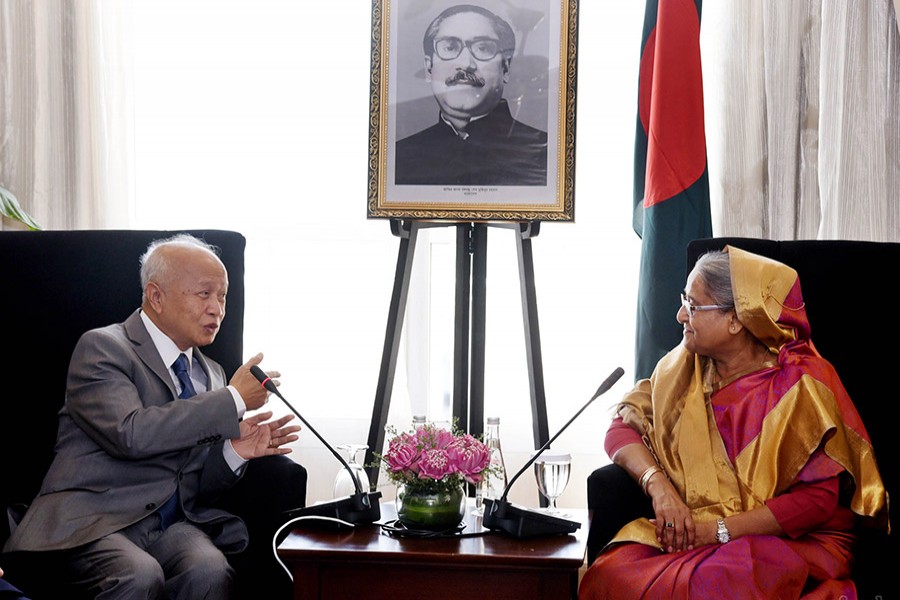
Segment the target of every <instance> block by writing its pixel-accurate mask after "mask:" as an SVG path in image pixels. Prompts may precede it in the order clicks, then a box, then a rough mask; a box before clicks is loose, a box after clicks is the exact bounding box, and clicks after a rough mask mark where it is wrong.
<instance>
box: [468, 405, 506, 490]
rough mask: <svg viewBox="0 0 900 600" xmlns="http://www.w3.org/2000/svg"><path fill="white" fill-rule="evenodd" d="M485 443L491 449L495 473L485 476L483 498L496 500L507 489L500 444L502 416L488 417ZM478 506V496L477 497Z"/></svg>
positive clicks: (504, 465) (504, 464)
mask: <svg viewBox="0 0 900 600" xmlns="http://www.w3.org/2000/svg"><path fill="white" fill-rule="evenodd" d="M484 444H485V445H486V446H487V447H488V449H490V451H491V466H492V467H494V473H493V474H492V475H490V476H488V477H486V478H485V480H484V484H483V486H479V487H483V488H484V489H483V492H482V495H483V498H492V499H494V500H497V499H499V498H500V497H501V496H503V490H505V489H506V482H507V478H506V463H505V462H504V460H503V448H502V447H501V446H500V417H488V418H487V426H486V427H485V430H484ZM475 502H476V506H477V504H478V497H477V496H476V498H475Z"/></svg>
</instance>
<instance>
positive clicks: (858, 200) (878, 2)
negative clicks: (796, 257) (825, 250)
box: [701, 0, 900, 241]
mask: <svg viewBox="0 0 900 600" xmlns="http://www.w3.org/2000/svg"><path fill="white" fill-rule="evenodd" d="M701 43H702V51H703V68H704V94H705V102H706V119H707V120H706V129H707V140H708V152H709V170H710V195H711V200H712V211H713V230H714V233H715V235H728V236H749V237H762V238H768V239H815V238H819V239H858V240H873V241H900V33H898V27H897V22H896V14H895V8H894V3H892V2H891V1H890V0H859V1H854V2H847V1H846V0H802V1H801V0H794V1H791V2H782V1H780V0H747V1H744V2H706V3H704V5H703V25H702V33H701Z"/></svg>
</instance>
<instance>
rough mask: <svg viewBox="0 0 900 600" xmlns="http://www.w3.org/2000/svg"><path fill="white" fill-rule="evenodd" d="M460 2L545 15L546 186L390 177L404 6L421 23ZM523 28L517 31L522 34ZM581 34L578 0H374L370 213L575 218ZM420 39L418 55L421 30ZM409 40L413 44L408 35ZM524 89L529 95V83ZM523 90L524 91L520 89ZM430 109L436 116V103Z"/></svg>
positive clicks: (487, 218) (401, 216) (414, 217)
mask: <svg viewBox="0 0 900 600" xmlns="http://www.w3.org/2000/svg"><path fill="white" fill-rule="evenodd" d="M456 4H475V5H482V6H485V7H486V8H489V9H491V7H492V6H494V5H498V4H503V5H507V6H512V7H513V8H512V9H511V10H517V11H519V14H524V15H526V16H527V17H529V18H531V19H535V18H540V19H541V21H540V22H539V24H541V25H542V26H543V27H545V28H546V40H547V42H546V46H547V57H546V62H545V64H546V66H547V75H546V79H545V81H544V83H545V84H546V88H545V89H542V90H540V92H541V93H542V94H544V95H545V96H546V98H547V107H546V109H545V111H546V112H545V114H546V122H547V128H546V130H547V138H548V152H547V162H548V165H547V181H546V183H547V185H546V186H543V187H540V186H537V187H534V186H532V187H528V188H526V187H523V186H503V185H497V186H466V185H462V186H459V185H453V186H448V185H415V186H408V185H405V186H400V185H395V184H394V183H393V181H391V175H392V174H393V165H390V164H389V161H391V160H392V159H393V157H394V152H393V145H394V144H395V143H396V140H397V139H399V135H398V133H397V121H398V120H397V112H398V110H399V109H398V108H397V104H398V101H397V91H396V90H397V89H398V86H399V83H398V82H397V79H398V77H399V75H394V74H393V70H398V71H399V70H400V69H399V68H398V66H397V65H398V64H399V62H398V60H397V55H400V54H401V51H400V50H399V49H398V48H399V45H398V43H397V39H396V38H397V37H398V30H401V29H402V25H401V23H403V22H404V21H402V20H401V19H404V18H405V15H404V13H406V14H410V13H413V12H414V13H416V14H415V15H414V16H415V17H417V18H419V19H420V22H421V19H424V18H428V17H427V16H425V15H423V14H422V13H425V12H427V11H429V10H430V11H431V12H430V14H435V15H436V14H437V13H439V12H440V11H441V10H443V9H444V8H447V7H450V6H454V5H456ZM535 6H538V7H539V6H546V7H547V10H546V13H545V14H543V15H541V14H539V13H540V11H539V10H534V7H535ZM526 11H527V12H526ZM498 14H499V13H498ZM535 15H537V17H536V16H535ZM425 22H426V23H427V22H430V20H429V21H425ZM529 23H530V21H529ZM421 31H424V29H422V30H421ZM519 34H520V32H519V31H516V35H517V38H518V37H519ZM413 37H414V32H413V31H412V30H410V34H409V35H406V39H407V40H411V39H412V38H413ZM577 40H578V2H577V0H372V37H371V81H370V98H369V170H368V171H369V172H368V207H367V217H368V218H391V219H406V220H448V221H574V218H575V104H576V71H577ZM418 44H419V45H418V48H419V50H418V52H419V56H420V58H419V60H420V61H421V57H422V51H421V34H419V40H418ZM409 47H410V48H412V47H413V45H412V43H411V42H410V44H409ZM392 52H393V53H394V54H392ZM412 52H413V51H412V50H411V51H410V52H408V54H411V53H412ZM516 52H517V55H515V56H514V57H513V61H512V67H511V70H514V69H515V68H516V60H518V59H519V55H518V53H519V52H521V49H519V48H517V49H516ZM526 58H532V57H526ZM533 62H534V61H530V63H529V64H531V63H533ZM407 71H408V70H407ZM407 79H409V77H407ZM410 85H411V84H410ZM423 85H424V84H423ZM521 89H524V90H525V91H524V95H525V96H527V95H528V93H529V90H528V89H527V87H525V88H521ZM553 92H555V94H554V93H553ZM535 96H538V94H537V93H536V94H535ZM521 97H522V94H520V95H518V96H517V98H521ZM423 101H424V100H423ZM432 104H434V103H433V99H432ZM539 108H540V107H539ZM432 112H433V114H434V122H436V119H437V113H438V109H437V106H436V104H435V105H434V106H433V111H432ZM523 198H524V199H523Z"/></svg>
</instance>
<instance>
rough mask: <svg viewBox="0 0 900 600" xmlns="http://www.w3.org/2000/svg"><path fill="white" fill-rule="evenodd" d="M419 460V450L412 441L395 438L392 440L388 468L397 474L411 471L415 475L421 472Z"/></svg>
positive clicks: (388, 454)
mask: <svg viewBox="0 0 900 600" xmlns="http://www.w3.org/2000/svg"><path fill="white" fill-rule="evenodd" d="M418 458H419V449H418V448H417V447H416V445H415V443H414V442H413V441H411V440H408V439H407V440H401V439H398V438H394V439H393V440H391V443H390V448H389V450H388V453H387V463H388V468H389V469H390V470H391V471H393V472H395V473H397V472H400V471H405V470H409V471H412V472H413V473H417V472H418V471H419V467H418V465H417V461H418Z"/></svg>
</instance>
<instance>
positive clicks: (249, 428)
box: [231, 411, 300, 460]
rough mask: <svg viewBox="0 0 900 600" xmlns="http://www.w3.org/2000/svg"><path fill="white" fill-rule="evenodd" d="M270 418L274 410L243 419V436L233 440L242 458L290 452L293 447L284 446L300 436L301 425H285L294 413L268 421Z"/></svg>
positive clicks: (233, 444) (248, 458)
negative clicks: (298, 433)
mask: <svg viewBox="0 0 900 600" xmlns="http://www.w3.org/2000/svg"><path fill="white" fill-rule="evenodd" d="M270 418H272V411H266V412H261V413H259V414H256V415H253V416H252V417H247V418H246V419H244V420H243V421H241V425H240V427H241V437H239V438H238V439H236V440H231V445H232V446H233V447H234V451H235V452H237V453H238V454H239V455H240V457H241V458H243V459H245V460H250V459H251V458H259V457H260V456H272V455H275V454H290V452H291V449H290V448H284V447H283V446H284V445H285V444H290V443H291V442H296V441H297V440H298V439H299V437H300V436H298V435H297V432H298V431H300V426H299V425H290V426H287V427H286V426H285V425H286V424H287V423H288V422H289V421H290V420H291V419H293V418H294V415H286V416H284V417H281V418H280V419H276V420H274V421H270V422H268V423H266V422H265V421H266V419H270Z"/></svg>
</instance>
